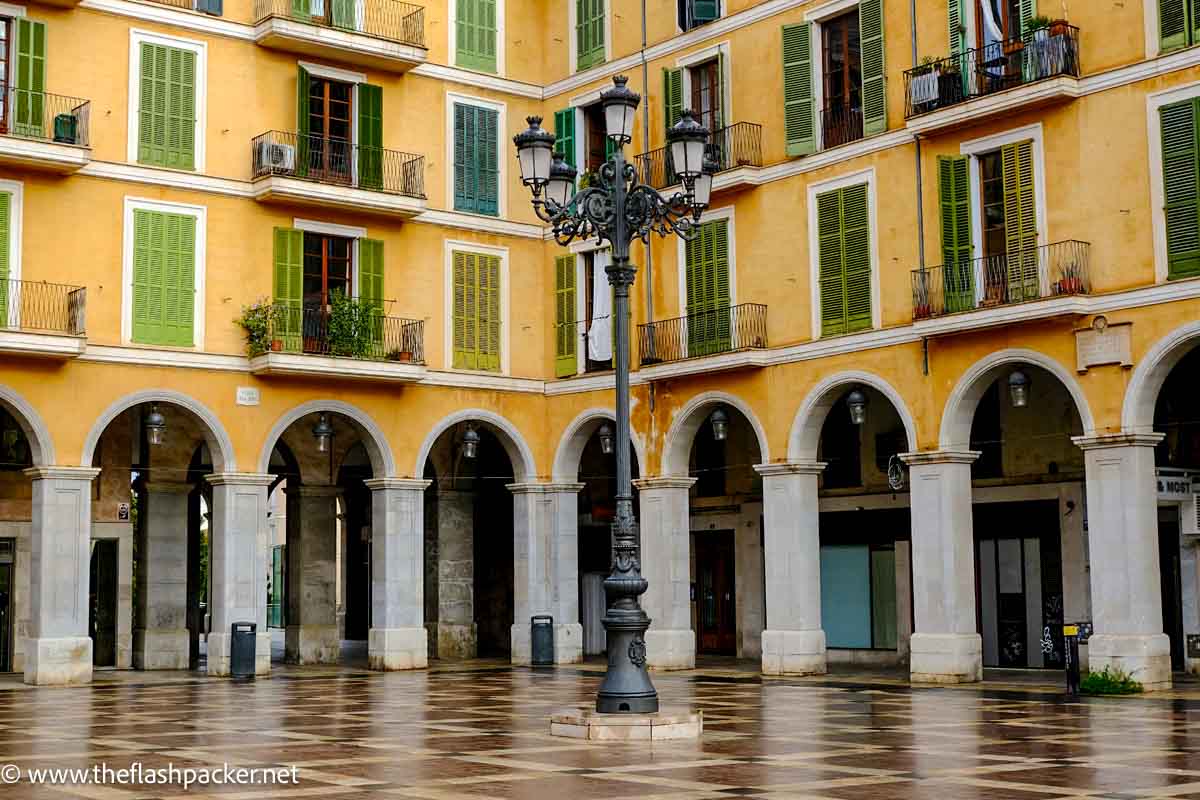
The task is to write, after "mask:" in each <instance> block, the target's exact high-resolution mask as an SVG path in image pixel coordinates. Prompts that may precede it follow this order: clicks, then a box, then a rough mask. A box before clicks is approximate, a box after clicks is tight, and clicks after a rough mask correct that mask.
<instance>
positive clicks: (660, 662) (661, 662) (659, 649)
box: [646, 628, 696, 672]
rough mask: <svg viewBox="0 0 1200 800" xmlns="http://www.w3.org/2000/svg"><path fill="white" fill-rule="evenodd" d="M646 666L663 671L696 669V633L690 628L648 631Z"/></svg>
mask: <svg viewBox="0 0 1200 800" xmlns="http://www.w3.org/2000/svg"><path fill="white" fill-rule="evenodd" d="M646 666H647V667H649V668H650V669H653V670H661V671H663V672H667V671H669V670H675V669H695V667H696V634H694V633H692V631H690V630H654V629H653V628H651V629H650V630H648V631H646Z"/></svg>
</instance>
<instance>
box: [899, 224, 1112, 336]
mask: <svg viewBox="0 0 1200 800" xmlns="http://www.w3.org/2000/svg"><path fill="white" fill-rule="evenodd" d="M1090 247H1091V246H1090V245H1089V244H1088V243H1087V242H1079V241H1075V240H1067V241H1063V242H1055V243H1054V244H1047V245H1041V246H1040V247H1031V248H1027V249H1024V250H1016V251H1012V252H1010V253H1005V254H1002V255H997V256H987V257H985V258H976V259H973V260H971V261H964V262H963V263H962V264H959V265H957V266H955V265H950V266H947V265H942V266H939V267H929V268H926V269H916V270H913V272H912V294H913V323H914V324H916V325H918V326H921V327H935V328H941V327H947V326H946V325H942V324H937V323H936V322H935V321H936V320H938V319H939V318H943V317H947V316H950V315H958V314H965V313H966V312H973V315H972V316H970V317H969V318H964V319H970V325H971V327H972V328H976V327H980V325H981V324H982V325H987V324H995V325H1005V324H1009V323H1011V322H1016V321H1021V320H1022V319H1030V318H1044V317H1050V316H1055V315H1058V314H1076V313H1084V311H1085V309H1084V308H1083V306H1082V304H1081V303H1080V302H1079V300H1080V298H1081V297H1082V296H1083V295H1087V294H1089V293H1090V292H1091V289H1092V285H1091V278H1090V265H1089V261H1090ZM1036 300H1041V301H1045V302H1044V304H1037V305H1026V304H1029V303H1032V302H1033V301H1036ZM1018 306H1019V307H1020V308H1017V307H1018ZM984 315H986V317H984ZM949 327H951V328H952V327H954V326H953V325H950V326H949Z"/></svg>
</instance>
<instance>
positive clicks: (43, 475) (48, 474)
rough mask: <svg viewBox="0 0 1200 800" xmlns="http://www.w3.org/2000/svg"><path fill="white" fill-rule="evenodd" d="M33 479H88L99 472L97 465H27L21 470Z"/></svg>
mask: <svg viewBox="0 0 1200 800" xmlns="http://www.w3.org/2000/svg"><path fill="white" fill-rule="evenodd" d="M22 472H24V473H25V474H26V475H28V476H29V477H30V478H31V479H33V480H35V481H46V480H68V481H90V480H92V479H93V478H95V477H96V476H97V475H99V474H100V468H99V467H29V468H28V469H24V470H22Z"/></svg>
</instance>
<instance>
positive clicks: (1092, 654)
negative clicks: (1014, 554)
mask: <svg viewBox="0 0 1200 800" xmlns="http://www.w3.org/2000/svg"><path fill="white" fill-rule="evenodd" d="M1161 439H1162V434H1158V433H1154V434H1112V435H1105V436H1079V437H1076V438H1075V440H1074V441H1075V444H1077V445H1078V446H1079V447H1080V448H1082V449H1083V457H1084V471H1085V478H1086V481H1087V510H1088V545H1089V547H1088V549H1089V552H1090V555H1091V583H1092V621H1093V623H1094V625H1095V633H1094V634H1093V635H1092V637H1091V639H1090V640H1089V641H1088V666H1089V669H1092V670H1103V669H1104V668H1105V667H1114V668H1119V669H1121V670H1124V671H1125V672H1128V673H1129V674H1130V675H1131V676H1132V677H1133V679H1134V680H1136V681H1139V682H1140V683H1141V684H1142V686H1143V687H1145V688H1146V690H1147V691H1154V690H1157V689H1170V688H1171V643H1170V639H1169V638H1168V637H1167V635H1166V634H1165V633H1163V629H1162V588H1161V584H1160V583H1159V560H1158V510H1157V507H1158V496H1157V487H1156V483H1155V474H1154V447H1155V445H1157V444H1158V442H1159V440H1161Z"/></svg>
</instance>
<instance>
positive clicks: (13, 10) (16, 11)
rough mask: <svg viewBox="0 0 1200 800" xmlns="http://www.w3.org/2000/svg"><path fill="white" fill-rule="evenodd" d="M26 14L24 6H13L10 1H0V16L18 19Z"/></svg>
mask: <svg viewBox="0 0 1200 800" xmlns="http://www.w3.org/2000/svg"><path fill="white" fill-rule="evenodd" d="M26 15H27V14H26V10H25V6H14V5H13V4H12V3H0V17H10V18H12V19H18V18H24V17H25V16H26Z"/></svg>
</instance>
